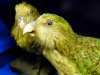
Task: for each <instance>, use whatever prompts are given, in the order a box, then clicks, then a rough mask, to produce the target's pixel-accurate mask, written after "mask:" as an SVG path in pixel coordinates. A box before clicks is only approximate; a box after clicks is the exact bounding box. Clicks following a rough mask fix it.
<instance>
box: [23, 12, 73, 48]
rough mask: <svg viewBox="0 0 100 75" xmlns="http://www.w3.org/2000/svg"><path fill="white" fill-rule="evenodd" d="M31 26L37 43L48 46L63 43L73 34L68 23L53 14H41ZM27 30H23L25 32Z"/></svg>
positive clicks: (51, 46)
mask: <svg viewBox="0 0 100 75" xmlns="http://www.w3.org/2000/svg"><path fill="white" fill-rule="evenodd" d="M31 27H32V31H31V32H32V33H33V34H34V35H35V36H36V37H37V39H38V41H39V43H40V44H41V45H44V46H45V47H48V48H54V47H55V46H57V45H58V46H60V45H63V44H65V43H64V42H65V41H66V39H67V40H69V41H71V40H73V39H69V38H73V34H74V32H73V31H72V28H71V27H70V25H69V23H68V22H67V21H66V20H65V19H64V18H62V17H60V16H58V15H55V14H49V13H45V14H43V15H41V16H40V17H39V18H37V20H36V21H35V23H34V25H33V26H31ZM27 28H28V27H27ZM27 30H28V29H26V31H24V32H26V33H27V32H28V31H27Z"/></svg>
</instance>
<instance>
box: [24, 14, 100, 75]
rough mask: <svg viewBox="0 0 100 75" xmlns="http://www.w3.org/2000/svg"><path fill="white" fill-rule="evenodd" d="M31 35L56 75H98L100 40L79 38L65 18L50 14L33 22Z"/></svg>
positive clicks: (26, 31) (99, 72)
mask: <svg viewBox="0 0 100 75" xmlns="http://www.w3.org/2000/svg"><path fill="white" fill-rule="evenodd" d="M23 32H24V34H27V33H28V32H29V31H28V29H27V30H24V31H23ZM32 34H34V35H35V37H36V38H37V39H36V41H37V44H40V45H41V47H42V49H43V55H44V56H45V57H46V58H47V59H48V60H49V61H50V62H51V63H52V65H53V66H54V67H55V68H56V70H57V71H58V74H59V75H100V39H97V38H93V37H86V36H81V35H78V34H77V33H75V32H74V31H73V30H72V28H71V26H70V24H69V23H68V22H67V21H66V20H65V19H64V18H62V17H60V16H58V15H55V14H49V13H45V14H43V15H41V16H40V17H39V18H38V19H37V20H36V22H35V23H34V25H33V27H32Z"/></svg>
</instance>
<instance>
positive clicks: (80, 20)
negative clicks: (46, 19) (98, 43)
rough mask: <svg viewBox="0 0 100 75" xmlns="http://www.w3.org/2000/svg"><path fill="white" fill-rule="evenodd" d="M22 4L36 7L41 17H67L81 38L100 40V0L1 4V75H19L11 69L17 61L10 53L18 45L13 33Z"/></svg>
mask: <svg viewBox="0 0 100 75" xmlns="http://www.w3.org/2000/svg"><path fill="white" fill-rule="evenodd" d="M22 1H26V2H27V3H30V4H32V5H33V6H35V7H36V8H37V9H38V10H39V12H40V14H42V13H46V12H49V13H55V14H58V15H60V16H62V17H64V18H65V19H66V20H67V21H68V22H69V23H70V24H71V26H72V28H73V30H74V31H75V32H76V33H78V34H80V35H84V36H91V37H97V38H100V1H99V0H0V75H18V74H17V73H15V72H12V71H11V69H10V66H9V63H10V62H11V61H13V60H14V59H15V58H16V56H14V54H13V52H11V50H15V48H16V44H15V41H14V40H13V38H12V37H11V34H10V31H11V27H12V25H13V24H14V18H15V5H16V4H18V3H20V2H22ZM19 55H20V54H19Z"/></svg>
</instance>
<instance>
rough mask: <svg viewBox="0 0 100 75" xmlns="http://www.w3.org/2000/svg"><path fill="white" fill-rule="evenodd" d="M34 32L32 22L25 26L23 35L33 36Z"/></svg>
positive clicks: (33, 22) (33, 23)
mask: <svg viewBox="0 0 100 75" xmlns="http://www.w3.org/2000/svg"><path fill="white" fill-rule="evenodd" d="M34 31H35V21H32V22H30V23H28V24H27V25H25V27H24V29H23V35H24V34H25V33H31V36H34V35H35V34H34Z"/></svg>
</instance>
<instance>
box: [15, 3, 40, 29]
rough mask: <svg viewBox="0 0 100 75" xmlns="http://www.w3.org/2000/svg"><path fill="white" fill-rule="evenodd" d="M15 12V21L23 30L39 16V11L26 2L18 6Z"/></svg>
mask: <svg viewBox="0 0 100 75" xmlns="http://www.w3.org/2000/svg"><path fill="white" fill-rule="evenodd" d="M15 12H16V15H15V20H16V22H17V24H18V25H19V26H20V28H22V29H23V28H24V27H25V26H26V24H28V23H30V22H31V23H32V22H33V20H35V19H36V18H37V17H38V16H39V13H38V11H37V9H36V8H35V7H34V6H32V5H30V4H27V3H26V2H22V3H19V4H17V5H16V6H15Z"/></svg>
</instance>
